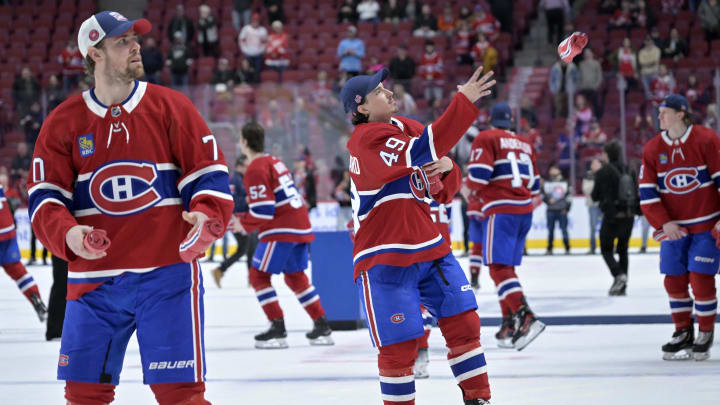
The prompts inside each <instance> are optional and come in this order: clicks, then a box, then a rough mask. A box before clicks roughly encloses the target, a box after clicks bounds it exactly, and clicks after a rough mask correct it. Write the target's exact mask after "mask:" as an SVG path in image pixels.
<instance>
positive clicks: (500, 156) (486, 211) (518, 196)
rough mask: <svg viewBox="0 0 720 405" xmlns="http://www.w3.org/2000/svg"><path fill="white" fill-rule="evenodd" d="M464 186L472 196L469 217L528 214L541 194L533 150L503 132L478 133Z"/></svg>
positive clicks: (527, 144) (510, 133) (516, 136)
mask: <svg viewBox="0 0 720 405" xmlns="http://www.w3.org/2000/svg"><path fill="white" fill-rule="evenodd" d="M466 184H467V186H468V188H470V190H472V193H471V195H470V198H469V199H468V215H471V216H476V217H482V216H486V215H492V214H528V213H531V212H532V211H533V205H532V197H533V196H534V195H536V194H538V193H539V192H540V175H539V174H538V170H537V165H536V164H535V153H534V148H533V147H532V145H531V144H530V143H528V142H527V140H526V139H525V138H523V137H521V136H518V135H516V134H515V133H513V132H511V131H507V130H504V129H489V130H486V131H482V132H480V133H479V134H478V135H477V136H476V137H475V140H473V143H472V149H471V151H470V162H469V164H468V176H467V180H466Z"/></svg>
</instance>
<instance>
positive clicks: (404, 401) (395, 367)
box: [378, 340, 417, 405]
mask: <svg viewBox="0 0 720 405" xmlns="http://www.w3.org/2000/svg"><path fill="white" fill-rule="evenodd" d="M416 356H417V341H416V340H408V341H405V342H400V343H395V344H392V345H388V346H381V347H380V353H379V354H378V369H379V370H380V392H381V394H382V399H383V404H384V405H414V404H415V376H414V375H413V365H414V364H415V357H416Z"/></svg>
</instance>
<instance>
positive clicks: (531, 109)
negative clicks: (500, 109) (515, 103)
mask: <svg viewBox="0 0 720 405" xmlns="http://www.w3.org/2000/svg"><path fill="white" fill-rule="evenodd" d="M520 116H522V117H523V118H526V119H527V120H528V125H529V126H530V127H531V128H535V127H537V126H538V114H537V110H536V109H535V104H534V103H533V101H532V99H531V98H530V97H527V96H524V97H523V98H522V99H521V100H520Z"/></svg>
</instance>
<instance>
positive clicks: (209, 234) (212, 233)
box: [179, 218, 225, 263]
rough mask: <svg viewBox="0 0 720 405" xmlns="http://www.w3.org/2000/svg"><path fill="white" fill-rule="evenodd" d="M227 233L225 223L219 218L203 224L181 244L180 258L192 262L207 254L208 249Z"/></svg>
mask: <svg viewBox="0 0 720 405" xmlns="http://www.w3.org/2000/svg"><path fill="white" fill-rule="evenodd" d="M223 233H225V227H224V226H223V223H222V222H221V221H220V220H219V219H217V218H211V219H208V220H206V221H205V222H203V223H202V224H201V225H200V226H199V227H198V229H197V230H196V231H195V232H193V233H192V235H190V236H188V237H187V238H185V240H183V241H182V242H181V243H180V249H179V251H180V258H181V259H182V260H183V261H185V262H188V263H189V262H191V261H193V260H194V259H195V258H197V257H201V256H202V255H204V254H205V251H206V250H207V248H208V247H209V246H210V245H211V244H212V243H213V242H214V241H216V240H218V239H219V238H220V237H222V236H223Z"/></svg>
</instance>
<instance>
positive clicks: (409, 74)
mask: <svg viewBox="0 0 720 405" xmlns="http://www.w3.org/2000/svg"><path fill="white" fill-rule="evenodd" d="M388 69H389V70H390V77H391V78H392V79H393V81H394V82H395V83H400V84H402V86H403V87H404V88H405V89H408V90H409V89H410V80H412V78H413V76H415V61H414V60H413V59H412V58H411V57H409V56H408V52H407V46H406V45H405V44H400V45H399V46H398V47H397V56H395V57H394V58H392V59H391V60H390V65H389V66H388Z"/></svg>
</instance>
